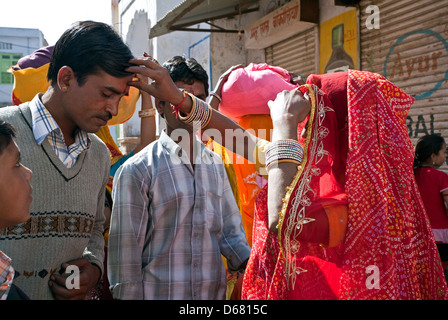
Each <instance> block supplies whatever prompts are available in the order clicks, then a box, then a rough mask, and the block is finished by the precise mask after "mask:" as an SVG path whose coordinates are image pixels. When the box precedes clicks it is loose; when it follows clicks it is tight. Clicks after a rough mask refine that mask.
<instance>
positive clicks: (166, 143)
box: [159, 130, 210, 164]
mask: <svg viewBox="0 0 448 320" xmlns="http://www.w3.org/2000/svg"><path fill="white" fill-rule="evenodd" d="M190 134H192V133H190ZM159 142H160V143H161V144H162V146H163V147H164V148H165V149H166V150H167V151H168V152H169V153H170V154H171V155H174V156H177V157H179V151H180V150H181V147H180V146H179V145H178V144H177V143H176V142H174V140H173V139H171V137H170V136H169V135H168V134H167V133H166V132H165V130H163V131H162V132H161V134H160V137H159ZM193 143H194V150H200V152H197V153H196V156H195V161H194V163H195V164H199V163H201V160H203V161H208V162H209V161H210V159H208V158H207V156H208V157H210V155H207V153H206V152H204V150H205V149H206V148H205V146H204V144H203V143H202V141H201V140H200V139H199V137H198V136H197V135H196V134H195V135H194V139H193ZM207 150H208V149H207ZM184 157H185V158H188V157H187V156H186V153H182V156H180V158H181V159H184ZM208 162H205V163H208ZM188 163H189V161H188Z"/></svg>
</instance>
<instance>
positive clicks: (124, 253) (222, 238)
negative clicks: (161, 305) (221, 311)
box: [108, 132, 250, 300]
mask: <svg viewBox="0 0 448 320" xmlns="http://www.w3.org/2000/svg"><path fill="white" fill-rule="evenodd" d="M196 145H197V149H196V150H200V151H201V152H200V153H198V155H197V156H196V157H195V166H194V169H193V168H192V166H191V164H190V160H189V159H188V157H187V156H186V154H185V152H183V153H182V156H180V157H178V156H177V155H178V154H179V150H180V147H179V145H178V144H176V143H175V142H174V141H173V140H172V139H171V138H170V137H169V136H168V135H167V134H166V133H165V132H162V134H161V135H160V138H159V139H158V140H157V141H155V142H153V143H151V144H150V145H148V146H147V147H146V148H145V149H143V150H142V151H140V152H139V153H137V154H136V155H135V156H133V157H132V158H130V159H128V160H127V161H126V162H125V163H124V164H123V165H122V166H121V167H120V168H119V169H118V171H117V173H116V174H115V179H114V186H113V188H112V193H113V203H114V204H113V209H112V220H111V228H110V234H109V243H108V276H109V281H110V284H111V287H112V293H113V296H114V297H115V298H117V299H122V300H140V299H145V300H153V299H161V300H190V299H198V300H204V299H206V300H215V299H224V298H225V292H226V271H225V269H224V264H223V260H222V256H221V254H222V255H223V256H224V257H226V259H227V267H228V269H229V270H230V271H231V272H235V271H238V270H239V269H240V268H241V267H242V264H243V262H244V261H246V259H248V258H249V255H250V247H249V245H248V243H247V240H246V235H245V232H244V228H243V225H242V219H241V214H240V211H239V209H238V206H237V204H236V202H235V198H234V196H233V192H232V189H231V186H230V183H229V181H228V178H227V174H226V171H225V168H224V165H223V163H222V161H221V159H220V158H219V156H218V155H217V154H216V153H213V152H212V151H210V150H209V149H207V148H205V146H204V145H203V144H202V143H201V142H200V141H199V140H198V139H197V140H196Z"/></svg>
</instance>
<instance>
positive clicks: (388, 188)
mask: <svg viewBox="0 0 448 320" xmlns="http://www.w3.org/2000/svg"><path fill="white" fill-rule="evenodd" d="M131 62H132V63H135V64H137V65H138V66H136V67H131V68H129V69H128V71H130V72H135V73H140V74H143V75H146V76H148V77H150V78H151V79H153V82H152V83H151V84H149V83H142V82H133V83H131V85H133V86H135V87H137V88H139V89H142V90H145V91H146V92H148V93H149V94H151V95H154V96H156V97H157V98H159V99H161V100H165V101H169V102H170V103H171V104H172V105H173V106H175V107H173V109H175V111H176V112H182V114H185V115H187V117H191V116H192V115H194V116H196V115H201V114H209V115H211V116H210V118H203V119H202V118H201V119H200V120H201V123H202V120H204V123H205V125H204V126H203V129H204V130H206V129H208V128H216V129H218V131H219V132H220V133H221V134H222V135H223V137H224V139H223V141H227V139H226V132H227V129H228V128H231V129H233V128H237V129H242V128H241V127H240V126H238V125H237V124H236V123H235V122H233V121H231V120H230V119H229V118H227V117H225V116H224V115H223V114H221V113H220V112H218V111H213V113H212V114H211V113H206V112H202V113H197V112H193V111H196V109H194V108H193V102H192V101H193V99H194V98H191V99H185V97H183V95H182V93H181V92H180V91H179V90H178V89H177V88H176V87H175V85H174V84H173V83H172V82H170V81H169V80H168V79H169V75H167V73H166V71H165V70H163V68H161V67H160V66H158V65H157V64H156V63H155V62H153V61H151V59H140V60H132V61H131ZM141 66H144V68H142V67H141ZM298 90H299V91H300V92H301V93H299V92H298ZM304 96H308V97H309V100H310V102H311V112H310V114H309V117H308V119H305V117H306V113H307V112H308V110H309V103H307V102H306V100H305V99H303V97H304ZM413 100H414V99H413V98H412V97H410V96H409V95H407V94H406V93H405V92H403V91H402V90H401V89H399V88H398V87H396V86H394V85H393V84H392V83H390V82H389V81H388V80H387V79H385V78H384V77H382V76H380V75H378V74H373V73H370V72H363V71H355V70H349V71H348V72H344V73H337V74H326V75H322V76H310V77H309V78H308V84H307V85H305V86H301V87H299V88H298V89H293V90H291V91H283V92H280V93H279V94H278V95H277V98H276V99H275V101H273V102H272V101H271V102H269V106H270V110H271V117H272V121H273V128H274V130H273V134H272V142H271V143H269V144H266V142H267V141H263V140H260V139H258V138H257V137H255V136H253V135H250V134H248V135H247V134H246V133H244V132H241V131H242V130H241V131H234V132H233V133H232V134H231V135H232V138H233V140H237V141H243V140H244V139H243V136H245V135H246V136H248V137H249V139H248V141H246V142H244V152H241V153H242V154H241V155H242V156H244V157H248V158H251V159H252V160H254V158H253V157H251V156H249V155H247V152H248V151H249V149H251V150H252V148H253V146H254V145H255V144H256V143H258V144H259V146H258V149H262V148H263V146H262V144H263V145H264V146H266V145H267V149H268V151H269V150H271V151H272V150H273V149H272V147H271V146H272V145H274V146H276V145H278V144H276V141H278V140H287V141H288V142H290V143H294V145H295V146H294V149H295V151H297V149H298V148H297V142H298V140H300V142H302V144H303V154H302V156H303V158H302V159H301V161H296V160H297V158H294V161H295V162H296V163H297V164H296V163H291V162H280V161H278V163H276V164H275V162H270V164H275V166H274V165H272V166H269V170H268V171H269V175H268V185H267V187H265V189H263V190H262V191H261V192H260V193H259V196H258V199H257V203H256V205H257V207H256V211H255V213H254V239H253V246H252V253H251V257H250V259H249V262H248V265H247V269H246V273H245V277H244V281H243V291H242V298H245V299H447V298H448V290H447V285H446V282H445V279H444V275H443V270H442V266H441V262H440V257H439V255H438V252H437V248H436V245H435V241H434V236H433V234H432V231H431V227H430V225H429V221H428V219H427V218H426V214H425V210H424V206H423V202H422V200H421V197H420V195H419V193H418V188H417V185H416V183H415V179H414V176H413V170H412V163H413V147H412V144H411V142H410V139H409V136H408V134H407V127H406V125H405V119H406V116H407V113H408V110H409V108H410V106H411V104H412V103H413ZM202 108H203V109H204V110H202V111H207V110H208V109H207V108H208V107H206V106H205V105H204V104H202ZM190 113H191V114H190ZM304 119H305V121H307V125H306V126H305V124H303V123H301V122H305V121H303V120H304ZM298 123H301V124H300V126H298ZM302 127H305V129H306V134H305V136H306V139H304V140H302V138H301V135H300V133H301V128H302ZM239 132H241V133H239ZM240 138H241V139H240ZM288 139H289V140H288ZM290 140H296V141H295V142H294V141H290ZM232 143H233V141H232ZM272 143H274V144H272ZM338 144H339V145H338ZM224 146H225V145H224ZM281 151H282V152H283V153H282V154H283V155H285V154H287V153H288V150H287V148H283V149H282V150H281ZM296 153H298V152H296ZM257 154H258V153H257ZM260 155H262V153H261V154H260ZM266 155H267V154H266ZM269 158H270V157H269ZM287 160H290V159H287ZM282 188H283V189H282ZM283 190H286V193H284V192H285V191H283ZM271 191H272V192H271ZM277 191H278V192H277ZM279 192H280V193H279Z"/></svg>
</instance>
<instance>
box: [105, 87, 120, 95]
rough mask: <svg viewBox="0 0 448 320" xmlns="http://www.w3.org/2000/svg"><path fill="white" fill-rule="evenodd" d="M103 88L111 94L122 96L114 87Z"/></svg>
mask: <svg viewBox="0 0 448 320" xmlns="http://www.w3.org/2000/svg"><path fill="white" fill-rule="evenodd" d="M104 88H105V89H107V90H109V91H112V92H113V93H115V94H123V92H121V91H120V90H117V89H115V88H114V87H108V86H106V87H104Z"/></svg>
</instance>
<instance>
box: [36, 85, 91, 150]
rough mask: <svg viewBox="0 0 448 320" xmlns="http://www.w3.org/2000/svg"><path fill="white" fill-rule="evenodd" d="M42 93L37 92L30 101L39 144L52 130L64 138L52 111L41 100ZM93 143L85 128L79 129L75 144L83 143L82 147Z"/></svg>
mask: <svg viewBox="0 0 448 320" xmlns="http://www.w3.org/2000/svg"><path fill="white" fill-rule="evenodd" d="M41 96H42V94H37V95H36V96H35V97H34V98H33V100H31V101H30V104H29V105H30V111H31V123H32V127H33V135H34V138H35V139H36V142H37V143H38V144H41V143H42V142H43V141H44V139H45V138H46V137H47V136H48V135H49V134H50V133H52V132H55V133H56V134H58V135H60V136H61V137H62V139H63V135H62V131H61V129H60V128H59V125H58V124H57V123H56V121H55V120H54V118H53V116H52V115H51V113H50V112H49V111H48V110H47V108H45V106H44V104H43V103H42V100H41ZM90 143H91V140H90V137H89V134H88V133H87V132H85V131H83V130H78V132H77V133H76V135H75V144H77V145H81V146H82V148H84V149H87V148H89V146H90Z"/></svg>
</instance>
